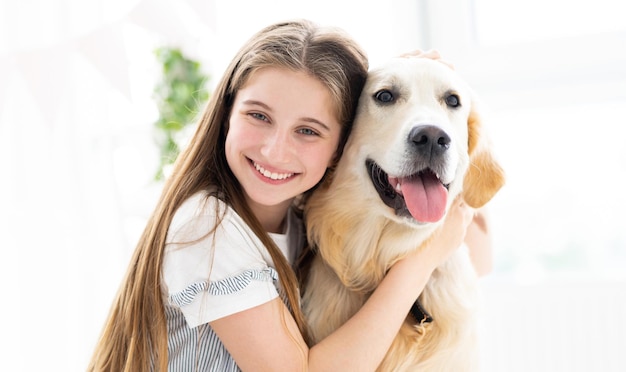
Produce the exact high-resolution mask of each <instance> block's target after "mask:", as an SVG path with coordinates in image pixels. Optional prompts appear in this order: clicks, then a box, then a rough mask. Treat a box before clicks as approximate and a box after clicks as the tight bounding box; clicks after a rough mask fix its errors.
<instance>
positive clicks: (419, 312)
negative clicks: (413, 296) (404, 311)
mask: <svg viewBox="0 0 626 372" xmlns="http://www.w3.org/2000/svg"><path fill="white" fill-rule="evenodd" d="M409 314H411V316H412V317H413V319H415V321H416V322H417V323H418V324H422V323H430V322H432V321H433V320H434V319H433V317H432V316H430V314H428V312H427V311H426V310H424V308H423V307H422V304H421V303H420V300H419V298H418V299H417V300H415V302H414V303H413V306H411V310H410V311H409Z"/></svg>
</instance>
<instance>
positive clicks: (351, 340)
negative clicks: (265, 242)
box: [211, 200, 473, 371]
mask: <svg viewBox="0 0 626 372" xmlns="http://www.w3.org/2000/svg"><path fill="white" fill-rule="evenodd" d="M472 215H473V212H472V211H471V210H470V208H469V207H467V206H465V205H464V203H462V202H461V201H459V200H457V201H455V202H454V204H453V206H452V208H451V209H450V211H449V213H448V216H447V217H446V220H445V222H444V224H443V226H442V228H441V229H440V230H439V233H438V234H437V236H435V237H434V238H433V239H432V241H431V242H430V244H429V245H428V247H427V248H425V249H422V250H418V251H416V252H414V253H412V254H411V255H409V256H407V257H406V258H404V259H403V260H401V261H399V262H398V263H396V264H395V265H394V266H393V267H392V268H391V269H390V270H389V272H388V273H387V275H386V276H385V278H384V279H383V281H382V282H381V283H380V285H379V286H378V288H377V289H376V290H375V291H374V293H373V294H372V295H371V297H370V298H369V299H368V301H367V302H366V303H365V304H364V305H363V307H362V308H361V309H360V310H359V311H358V312H357V313H356V314H355V315H354V316H353V317H352V318H351V319H349V320H348V321H347V322H346V323H345V324H344V325H343V326H341V327H340V328H339V329H337V330H336V331H335V332H333V333H332V334H331V335H329V336H328V337H326V338H325V339H323V340H322V341H320V342H319V343H318V344H316V345H315V346H313V347H312V348H311V349H309V348H308V347H307V345H306V343H305V342H304V340H303V338H302V336H301V335H300V332H299V331H298V327H297V326H296V323H295V321H294V320H293V318H292V317H291V315H290V314H289V311H288V310H287V308H286V306H285V305H284V304H283V303H282V301H281V300H280V299H278V298H277V299H274V300H273V301H270V302H268V303H265V304H263V305H260V306H257V307H254V308H252V309H249V310H245V311H242V312H240V313H236V314H232V315H230V316H227V317H224V318H221V319H218V320H215V321H213V322H211V327H213V330H214V331H215V333H216V334H217V335H218V336H219V338H220V340H221V341H222V342H223V343H224V345H225V346H226V349H227V350H228V351H229V352H230V354H231V355H232V356H233V358H234V359H235V361H236V362H237V364H238V365H239V367H240V368H241V369H242V370H243V371H251V370H254V371H318V370H319V371H339V370H356V371H367V370H375V369H376V367H377V366H378V365H379V364H380V362H381V361H382V360H383V358H384V356H385V353H386V352H387V350H388V349H389V347H390V346H391V343H392V341H393V339H394V338H395V337H396V335H397V333H398V331H399V329H400V326H401V325H402V323H403V321H404V319H405V318H406V316H407V314H408V312H409V309H410V308H411V305H412V304H413V303H414V302H415V299H416V298H417V297H418V296H419V294H420V293H421V292H422V290H423V289H424V287H425V286H426V283H427V282H428V279H429V278H430V275H431V273H432V272H433V270H434V269H435V268H436V267H437V266H439V264H440V263H442V262H443V261H445V259H447V258H448V257H449V256H450V255H451V254H452V252H454V250H455V249H456V248H457V247H459V246H460V245H461V243H462V242H463V238H464V236H465V230H466V228H467V225H468V224H469V223H470V221H471V219H472Z"/></svg>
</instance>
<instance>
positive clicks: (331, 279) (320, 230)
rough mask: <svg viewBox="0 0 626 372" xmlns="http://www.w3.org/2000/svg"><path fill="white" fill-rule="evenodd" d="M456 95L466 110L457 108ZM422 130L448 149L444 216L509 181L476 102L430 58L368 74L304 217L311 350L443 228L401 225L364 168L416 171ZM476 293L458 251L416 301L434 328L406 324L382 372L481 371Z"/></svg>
mask: <svg viewBox="0 0 626 372" xmlns="http://www.w3.org/2000/svg"><path fill="white" fill-rule="evenodd" d="M381 91H387V92H389V93H391V94H392V95H393V101H392V102H390V103H381V101H380V100H379V98H381V97H378V95H377V93H378V92H381ZM450 95H454V96H456V97H457V98H458V99H459V101H460V106H458V107H456V106H455V107H452V106H454V100H452V101H450V102H448V101H447V97H449V96H450ZM385 98H389V96H386V97H384V96H383V97H382V99H385ZM423 124H428V125H431V126H435V127H437V128H440V129H441V130H442V131H444V132H445V133H446V134H447V135H449V137H450V139H451V141H450V147H449V148H448V150H447V152H446V154H445V159H444V160H445V161H442V163H443V165H442V166H441V168H438V170H437V174H438V175H439V176H440V177H441V179H442V183H443V182H444V181H445V183H446V184H447V186H448V198H447V202H446V205H445V210H446V211H447V209H448V207H449V206H450V204H451V202H452V200H453V199H454V198H455V197H456V196H457V195H459V194H461V193H463V197H464V198H465V201H466V202H467V203H468V204H469V205H470V206H472V207H475V208H478V207H481V206H482V205H484V204H485V203H486V202H487V201H489V200H490V199H491V198H492V197H493V196H494V195H495V193H496V192H497V191H498V190H499V189H500V187H501V186H502V185H503V183H504V173H503V171H502V169H501V167H500V166H499V165H498V164H497V162H496V161H495V160H494V158H493V156H492V154H491V152H490V146H489V143H488V142H487V141H486V138H485V135H484V133H483V128H482V126H481V121H480V119H479V117H478V113H477V109H476V107H475V99H474V97H473V93H472V92H471V90H470V89H469V88H468V87H467V86H466V84H465V83H464V82H463V81H462V80H461V79H460V78H459V77H458V76H457V74H456V73H455V72H454V71H453V70H452V69H450V68H449V67H447V66H445V65H444V64H442V63H440V62H436V61H433V60H429V59H426V58H395V59H392V60H391V61H389V62H388V63H386V64H385V65H383V66H381V67H380V68H378V69H375V70H372V71H371V72H370V74H369V76H368V80H367V82H366V85H365V88H364V90H363V93H362V95H361V99H360V101H359V108H358V112H357V116H356V120H355V123H354V128H353V132H352V134H351V136H350V139H349V140H348V142H347V144H346V147H345V150H344V154H343V157H342V159H341V160H340V162H339V164H338V167H337V170H336V173H335V175H334V177H333V179H332V180H327V182H326V183H325V184H324V185H321V187H319V189H318V190H317V191H316V192H315V193H314V194H313V195H312V197H311V199H310V201H309V203H308V205H307V209H306V210H305V218H306V223H307V229H308V230H307V234H308V237H309V240H310V242H311V244H312V245H313V246H315V247H316V248H317V250H318V254H317V255H316V257H315V258H314V259H313V262H312V264H311V268H310V271H309V275H308V278H307V283H306V287H305V288H306V290H305V292H304V295H303V309H304V312H305V314H306V318H307V319H308V322H309V326H310V329H311V335H312V338H313V341H314V342H315V341H319V340H321V339H322V338H324V337H326V336H327V335H328V334H330V333H331V332H333V331H334V330H335V329H337V328H338V327H339V326H341V325H342V324H343V323H344V322H345V321H346V320H347V319H349V318H350V317H351V316H352V315H353V314H354V313H355V312H356V311H357V310H358V309H359V308H360V307H361V305H362V304H363V303H364V302H365V301H366V300H367V297H368V296H369V295H370V294H371V293H372V291H373V290H374V289H375V287H376V286H377V285H378V283H379V282H380V281H381V280H382V278H383V276H384V275H385V272H386V271H387V270H388V269H389V267H390V266H391V265H393V263H394V262H396V261H397V260H398V259H400V258H402V257H403V255H405V254H406V253H407V252H409V251H411V250H414V249H419V248H420V247H421V246H423V245H425V244H427V241H428V239H429V238H430V237H432V236H433V234H435V233H436V231H437V227H438V226H439V225H440V222H441V220H443V218H441V219H440V220H439V221H436V222H428V223H417V222H416V221H415V220H414V219H413V218H411V216H407V215H406V213H405V215H398V214H397V213H396V210H395V209H394V208H392V207H390V206H388V205H387V204H385V203H384V202H383V200H382V199H381V197H380V196H379V194H378V192H377V191H376V189H375V187H374V186H373V182H372V179H371V177H370V174H371V173H372V171H371V169H369V168H367V166H366V161H367V160H371V161H373V162H375V163H376V164H377V165H379V166H380V168H381V169H383V170H384V171H385V172H386V173H387V174H389V175H395V176H401V173H403V172H404V173H406V172H408V170H407V169H408V168H411V167H413V165H412V164H415V163H416V162H417V161H416V159H414V158H412V156H413V153H412V152H411V150H410V148H408V147H409V146H410V145H411V141H410V140H407V136H408V135H409V133H412V132H411V128H414V127H415V126H417V125H423ZM411 171H412V172H415V170H414V169H412V170H411ZM444 179H445V180H444ZM475 284H476V275H475V273H474V270H473V268H472V267H471V264H470V262H469V258H468V255H467V252H466V251H465V250H461V249H459V250H458V252H456V253H455V254H454V255H453V256H452V257H451V258H450V259H449V260H447V261H446V262H445V263H444V264H443V265H441V266H440V267H439V268H437V269H436V270H435V272H434V273H433V275H432V277H431V279H430V281H429V282H428V284H427V286H426V288H425V289H424V291H423V292H422V295H421V296H420V303H421V304H422V306H423V307H424V308H425V309H426V311H427V312H428V313H429V314H430V315H432V317H433V318H434V321H433V322H432V323H422V324H417V323H416V322H415V320H414V319H413V318H412V317H411V316H407V319H406V321H405V323H404V325H403V327H402V328H401V330H400V332H399V334H398V336H397V337H396V339H395V341H394V343H393V345H392V347H391V348H390V350H389V352H388V354H387V356H386V358H385V359H384V361H383V362H382V364H381V365H380V367H379V370H380V371H414V370H428V371H431V370H432V371H467V370H473V369H475V368H476V365H477V364H476V359H477V352H476V350H475V349H474V347H475V344H476V340H475V339H474V337H475V334H474V333H475V332H474V327H473V326H472V325H473V316H474V314H475V309H474V306H475V301H474V298H473V296H474V292H475Z"/></svg>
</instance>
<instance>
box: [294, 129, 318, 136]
mask: <svg viewBox="0 0 626 372" xmlns="http://www.w3.org/2000/svg"><path fill="white" fill-rule="evenodd" d="M298 133H300V134H305V135H307V136H318V135H319V134H318V133H317V132H316V131H314V130H313V129H311V128H302V129H298Z"/></svg>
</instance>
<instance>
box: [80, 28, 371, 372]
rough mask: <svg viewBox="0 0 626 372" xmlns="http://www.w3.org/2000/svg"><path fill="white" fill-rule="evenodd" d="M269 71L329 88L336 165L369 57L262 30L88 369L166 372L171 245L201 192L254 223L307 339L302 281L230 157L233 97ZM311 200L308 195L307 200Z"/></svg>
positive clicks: (193, 152) (159, 217)
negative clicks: (164, 287) (178, 216)
mask: <svg viewBox="0 0 626 372" xmlns="http://www.w3.org/2000/svg"><path fill="white" fill-rule="evenodd" d="M267 66H275V67H276V66H279V67H284V68H288V69H291V70H296V71H304V72H306V73H309V74H311V75H312V76H314V77H316V78H318V79H319V80H320V81H321V82H322V83H323V84H324V85H325V86H326V87H327V88H328V89H329V91H330V92H331V95H332V97H333V99H334V103H335V108H336V110H337V111H336V112H337V117H338V118H339V120H340V123H342V125H343V127H342V137H341V140H340V144H339V147H338V149H337V156H336V160H337V159H338V157H339V156H340V155H341V152H342V149H343V145H344V144H345V141H346V138H347V136H348V134H349V132H350V129H351V124H352V120H353V117H354V113H355V110H356V105H357V102H358V97H359V95H360V92H361V89H362V88H363V84H364V82H365V78H366V75H367V69H368V62H367V57H366V55H365V53H364V52H363V51H362V50H361V48H360V47H359V46H358V45H357V44H356V43H355V42H354V41H353V40H352V39H351V38H350V37H348V36H347V35H346V34H345V33H344V32H343V31H341V30H339V29H334V28H322V27H318V26H316V25H315V24H313V23H311V22H309V21H306V20H298V21H290V22H281V23H277V24H274V25H271V26H268V27H266V28H264V29H262V30H261V31H260V32H258V33H257V34H255V35H254V36H253V37H252V38H251V39H250V40H249V41H248V42H247V43H246V44H245V45H244V46H243V48H242V49H241V50H240V51H239V52H238V54H237V55H236V56H235V58H234V59H233V61H232V62H231V64H230V65H229V66H228V68H227V70H226V72H225V73H224V76H223V77H222V80H221V81H220V82H219V84H218V85H217V87H216V89H215V91H214V92H213V93H212V95H211V99H210V101H209V103H208V104H207V107H206V109H205V111H204V112H203V115H202V117H201V119H200V121H199V125H198V128H197V130H196V132H195V134H194V136H193V138H192V140H191V142H190V144H189V146H188V147H187V148H186V149H185V150H184V151H183V152H182V153H181V154H180V156H179V158H178V159H177V161H176V164H175V166H174V170H173V173H172V175H171V176H170V178H169V179H168V180H167V181H166V183H165V185H164V189H163V193H162V195H161V198H160V200H159V203H158V205H157V207H156V209H155V211H154V212H153V214H152V216H151V217H150V219H149V221H148V223H147V226H146V228H145V230H144V232H143V234H142V236H141V238H140V240H139V242H138V244H137V247H136V249H135V252H134V254H133V257H132V259H131V262H130V266H129V268H128V271H127V273H126V277H125V278H124V281H123V283H122V285H121V287H120V289H119V292H118V294H117V296H116V298H115V301H114V303H113V305H112V308H111V311H110V314H109V317H108V319H107V321H106V324H105V326H104V329H103V332H102V335H101V338H100V340H99V342H98V344H97V346H96V349H95V352H94V354H93V356H92V359H91V362H90V365H89V368H88V370H90V371H94V370H95V371H115V372H118V371H132V372H136V371H145V370H150V369H154V370H157V371H165V370H167V324H166V318H165V313H164V305H163V302H162V301H163V299H162V292H161V264H162V260H163V250H164V246H165V239H166V236H167V231H168V227H169V225H170V223H171V221H172V216H173V215H174V212H175V211H176V210H177V208H178V207H179V206H180V205H181V204H182V203H183V201H185V199H187V198H188V197H190V196H191V195H193V194H194V193H196V192H198V191H201V190H216V195H217V196H218V197H219V198H220V199H222V200H223V201H224V202H226V203H227V204H229V205H230V206H231V207H232V208H233V209H234V210H235V211H236V212H237V213H238V214H239V215H240V216H241V217H242V218H243V219H244V221H245V222H246V223H248V225H249V226H250V227H251V229H252V230H253V231H254V232H255V234H256V235H257V236H258V237H259V238H260V240H261V241H262V242H263V244H264V245H265V247H267V250H268V251H269V253H270V255H271V257H272V259H273V261H274V264H275V266H276V271H277V272H278V275H279V279H280V282H281V286H282V288H283V290H284V291H285V295H286V297H287V299H288V301H289V303H290V305H291V306H290V309H291V312H292V315H293V317H294V319H295V321H296V323H297V324H298V327H299V328H300V331H301V332H302V335H303V336H304V337H305V339H307V330H306V322H305V320H304V317H303V314H302V311H301V310H300V308H299V306H298V303H299V298H298V297H299V295H298V281H297V278H296V274H295V273H294V271H293V269H292V268H291V266H290V265H289V263H288V261H287V260H286V259H285V257H284V256H283V255H282V253H281V252H280V250H279V249H278V247H277V246H276V244H275V243H274V242H273V240H272V239H271V238H270V237H269V235H268V233H267V232H266V231H264V230H263V228H262V226H261V224H260V223H259V221H258V220H257V218H256V217H255V216H254V214H253V213H252V212H251V210H250V208H249V207H248V205H247V204H246V202H245V198H244V194H243V190H242V188H241V187H240V184H239V182H238V181H237V179H236V178H235V176H234V175H233V173H232V172H231V170H230V168H229V167H228V164H227V162H226V155H225V151H224V143H225V139H226V133H227V132H228V119H229V115H230V110H231V107H232V104H233V101H234V98H235V95H236V94H237V92H238V90H239V89H240V88H241V87H242V86H243V85H244V84H245V83H246V81H247V79H248V78H249V76H250V75H251V74H252V73H254V72H255V71H257V70H258V69H260V68H263V67H267ZM333 169H334V165H333V166H331V167H329V170H328V171H327V174H326V177H328V176H329V173H332V171H333ZM307 194H308V192H307ZM306 198H307V195H304V196H303V199H302V200H303V201H305V200H306Z"/></svg>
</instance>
